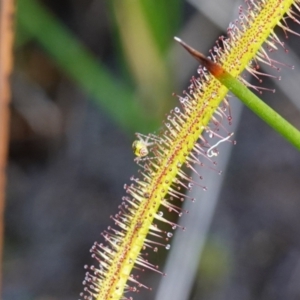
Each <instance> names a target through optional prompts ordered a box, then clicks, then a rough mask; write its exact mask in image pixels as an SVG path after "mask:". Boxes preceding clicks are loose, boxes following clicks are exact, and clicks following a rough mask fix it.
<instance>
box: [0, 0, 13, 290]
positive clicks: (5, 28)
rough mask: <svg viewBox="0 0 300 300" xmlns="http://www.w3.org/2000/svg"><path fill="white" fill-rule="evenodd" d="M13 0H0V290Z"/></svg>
mask: <svg viewBox="0 0 300 300" xmlns="http://www.w3.org/2000/svg"><path fill="white" fill-rule="evenodd" d="M14 11H15V4H14V0H2V1H1V2H0V291H1V283H2V276H1V273H2V256H3V235H4V202H5V201H4V200H5V185H6V174H5V168H6V161H7V152H8V138H9V117H10V116H9V101H10V96H11V91H10V75H11V70H12V64H13V58H12V57H13V55H12V53H13V37H14V28H13V23H14V21H13V19H14V18H13V17H14Z"/></svg>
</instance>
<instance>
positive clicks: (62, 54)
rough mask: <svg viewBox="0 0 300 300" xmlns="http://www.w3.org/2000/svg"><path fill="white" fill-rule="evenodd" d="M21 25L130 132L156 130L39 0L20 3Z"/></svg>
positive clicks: (126, 90)
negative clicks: (37, 0)
mask: <svg viewBox="0 0 300 300" xmlns="http://www.w3.org/2000/svg"><path fill="white" fill-rule="evenodd" d="M17 8H18V22H19V25H21V26H22V27H23V28H25V29H26V31H27V32H28V33H30V34H31V35H32V36H33V37H34V38H36V39H37V41H38V42H39V43H40V44H41V45H42V46H43V47H44V48H45V50H46V51H47V52H48V53H50V55H51V56H52V57H53V58H54V60H55V61H56V63H57V64H58V65H59V66H60V67H61V68H62V69H63V70H64V72H66V73H67V74H68V75H69V76H70V77H71V78H72V79H74V80H75V81H76V82H77V83H78V84H79V86H80V87H82V88H83V89H84V90H85V91H86V92H87V93H88V94H90V95H91V96H92V98H93V100H94V101H96V102H97V103H98V104H100V106H101V107H103V108H104V109H105V110H106V111H107V112H108V113H109V114H110V115H111V117H112V118H113V119H114V120H115V121H116V122H117V123H119V124H120V125H121V126H122V128H123V129H125V130H127V131H130V132H132V131H136V130H137V129H138V130H139V131H143V130H153V129H156V128H157V127H156V125H157V121H156V120H153V118H152V119H151V118H148V119H147V117H145V112H143V110H142V108H141V107H140V106H139V105H138V102H137V101H136V100H137V99H135V96H134V93H133V91H131V90H130V89H129V88H127V87H126V86H124V85H123V84H121V83H120V82H118V80H116V79H115V78H113V77H112V76H111V75H110V73H109V71H108V70H107V69H106V68H105V67H104V66H103V65H101V63H100V62H98V61H97V60H96V59H95V57H93V55H92V54H91V53H90V52H89V51H88V50H87V49H86V48H85V47H84V46H83V45H82V44H81V43H80V42H79V41H78V40H77V39H76V37H74V36H73V34H72V33H71V32H70V31H69V30H68V29H67V28H66V27H65V26H63V25H62V24H61V23H60V22H58V21H57V20H56V19H55V17H54V16H53V15H52V14H51V13H50V12H48V11H47V10H46V9H44V8H43V7H42V6H40V5H39V4H38V3H37V2H36V1H35V0H18V7H17Z"/></svg>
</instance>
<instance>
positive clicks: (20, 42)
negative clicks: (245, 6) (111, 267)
mask: <svg viewBox="0 0 300 300" xmlns="http://www.w3.org/2000/svg"><path fill="white" fill-rule="evenodd" d="M240 3H241V1H235V0H226V1H225V0H222V1H221V0H215V1H207V0H205V1H201V0H198V1H197V0H190V1H184V0H172V1H171V0H159V1H158V0H109V1H103V0H72V1H71V0H69V1H54V0H52V1H50V0H43V1H38V0H18V1H17V17H16V22H17V24H16V42H15V67H14V74H13V78H12V88H13V99H12V104H11V112H12V118H11V133H10V150H9V164H8V169H7V174H8V185H7V204H6V215H5V249H4V250H5V253H4V282H3V299H7V300H15V299H16V300H29V299H35V300H36V299H38V300H42V299H43V300H50V299H51V300H52V299H66V300H67V299H77V298H78V295H79V293H80V292H81V290H82V286H81V282H82V280H83V278H84V273H85V270H84V269H83V266H84V265H85V264H87V263H91V262H92V261H91V259H90V253H89V249H90V247H91V245H92V243H93V241H94V240H98V241H100V240H102V239H101V237H100V232H102V231H103V230H104V229H105V228H106V227H107V226H108V225H111V222H110V219H109V216H110V215H112V214H114V213H116V212H117V206H118V205H119V204H120V202H121V197H122V195H123V194H124V191H123V188H122V187H123V184H124V183H125V182H129V177H130V176H131V175H132V174H135V173H136V167H135V164H134V163H133V154H132V150H131V144H132V141H133V140H134V133H135V132H136V131H137V132H142V133H145V134H146V133H148V132H153V131H157V130H158V129H159V128H160V126H161V125H162V120H163V119H164V115H165V114H166V113H167V112H168V111H169V110H170V108H172V107H174V106H176V105H177V100H176V98H174V97H172V96H171V94H172V92H175V93H178V94H181V91H182V90H183V89H185V88H186V87H187V85H188V84H189V78H190V77H191V76H192V75H195V74H196V69H197V64H196V62H194V61H193V59H192V58H190V57H188V55H187V54H186V53H184V52H183V51H182V49H180V47H179V46H177V45H174V42H173V36H174V35H179V36H180V37H181V38H183V39H184V40H186V41H187V42H189V43H190V44H191V45H192V46H194V47H195V48H198V49H200V50H201V51H202V52H204V53H208V49H210V48H211V47H212V46H213V45H214V41H215V40H216V39H217V38H218V37H219V36H220V35H221V34H225V32H226V28H227V26H228V24H229V22H230V21H232V20H234V18H236V17H237V10H238V5H239V4H240ZM291 26H292V27H293V26H294V25H293V24H291ZM298 29H299V28H298ZM295 30H297V29H295ZM298 32H299V30H298ZM285 42H287V43H288V47H290V48H291V49H294V52H296V53H300V52H299V49H298V48H299V45H300V43H299V38H295V37H293V36H290V38H289V39H288V40H285ZM297 49H298V50H297ZM291 57H292V60H293V62H292V64H295V65H296V70H293V71H292V70H288V73H287V74H283V78H282V80H281V81H280V82H279V81H276V82H275V83H274V82H270V80H265V83H264V84H265V85H266V86H270V87H272V88H273V86H274V84H281V85H280V86H277V93H276V94H271V93H269V94H268V93H264V95H263V98H264V99H266V101H267V102H268V103H269V104H270V105H271V106H272V107H274V108H275V109H276V110H277V111H280V112H281V113H282V114H283V115H284V116H285V117H287V119H288V120H290V121H291V122H292V123H293V124H295V126H297V127H298V128H300V121H299V120H300V113H299V107H300V101H299V98H298V97H297V95H298V94H299V80H300V73H299V69H300V68H299V67H298V66H300V63H299V64H297V61H296V59H297V56H295V57H294V56H293V55H292V53H290V54H289V55H284V54H282V53H281V56H280V61H286V59H291ZM294 59H295V60H294ZM297 69H298V71H297ZM273 73H274V71H273ZM256 84H257V83H256ZM289 100H292V101H294V102H290V101H289ZM232 101H234V100H232ZM233 117H234V116H233ZM233 122H234V119H233ZM236 140H237V145H236V146H235V148H234V151H233V154H232V157H231V160H230V164H229V168H228V170H227V173H226V176H224V175H223V177H224V179H225V181H224V183H223V190H222V192H221V194H220V202H219V204H218V206H217V208H216V211H215V213H214V219H213V220H212V226H211V228H210V231H209V233H208V239H207V243H206V246H205V249H204V251H203V253H202V255H201V260H200V264H199V268H198V272H197V274H196V275H197V276H196V278H194V279H193V282H192V288H191V290H188V291H186V294H187V296H186V299H206V300H208V299H209V300H212V299H213V300H215V299H243V300H248V299H249V300H250V299H272V300H276V299H300V284H299V278H300V240H299V236H300V218H299V215H300V185H299V182H300V167H299V166H300V157H299V153H298V152H297V151H296V150H294V149H293V148H292V146H291V145H289V144H287V143H286V142H285V141H284V140H283V139H282V138H280V137H279V136H278V135H277V134H276V133H275V132H273V131H272V130H271V129H270V128H268V127H267V125H265V124H263V123H262V121H260V120H259V119H258V118H257V117H256V116H253V114H252V113H251V112H249V111H248V110H246V109H245V110H244V112H243V115H242V122H241V124H240V126H239V129H238V132H236ZM209 188H211V189H213V188H214V187H213V186H209ZM198 201H201V192H200V194H199V197H198ZM185 234H187V235H188V228H187V230H186V232H185ZM160 254H161V255H160V256H161V257H160V256H158V260H161V261H160V262H159V263H160V264H161V265H162V266H163V261H162V260H163V259H164V257H165V251H160ZM188 255H189V251H188V247H187V249H186V251H185V252H184V253H182V256H188ZM198 256H199V257H197V260H195V264H198V259H200V253H199V255H198ZM174 264H175V262H174ZM178 272H180V270H178ZM148 273H150V272H146V273H145V274H142V275H141V277H142V278H141V280H142V282H144V283H146V284H147V285H149V286H151V287H153V291H152V292H148V291H147V292H141V293H140V294H137V295H134V299H146V300H147V299H155V290H156V288H157V285H158V280H160V279H161V280H162V284H163V280H164V278H160V276H159V275H157V274H148ZM173 284H174V285H176V282H174V283H173ZM170 288H172V287H170ZM180 300H183V299H180Z"/></svg>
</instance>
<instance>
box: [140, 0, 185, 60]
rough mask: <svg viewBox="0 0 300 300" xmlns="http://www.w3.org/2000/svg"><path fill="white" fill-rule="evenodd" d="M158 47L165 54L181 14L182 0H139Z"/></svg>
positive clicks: (179, 21)
mask: <svg viewBox="0 0 300 300" xmlns="http://www.w3.org/2000/svg"><path fill="white" fill-rule="evenodd" d="M140 1H141V6H142V8H143V12H144V15H145V17H146V19H147V23H148V24H149V27H150V28H151V31H152V34H153V37H154V39H155V41H156V43H157V46H158V49H159V51H160V52H161V53H162V54H166V52H167V51H168V50H169V47H170V44H171V43H172V42H173V40H172V39H173V38H172V37H173V36H174V35H175V33H176V31H177V30H178V28H179V25H180V23H181V16H182V6H183V1H182V0H160V1H153V0H140Z"/></svg>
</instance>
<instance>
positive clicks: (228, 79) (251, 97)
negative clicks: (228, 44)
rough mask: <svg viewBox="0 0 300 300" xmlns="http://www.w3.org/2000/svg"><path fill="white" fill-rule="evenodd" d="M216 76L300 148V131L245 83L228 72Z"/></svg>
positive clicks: (257, 113)
mask: <svg viewBox="0 0 300 300" xmlns="http://www.w3.org/2000/svg"><path fill="white" fill-rule="evenodd" d="M216 78H217V79H218V80H219V81H220V82H221V83H222V84H223V85H225V86H226V87H227V88H228V89H229V90H230V91H231V92H232V93H233V94H234V95H235V96H237V97H238V98H239V99H240V100H241V101H242V102H243V103H244V104H245V105H246V106H248V107H249V108H250V109H251V110H252V111H253V112H254V113H255V114H256V115H258V116H259V117H260V118H261V119H263V120H264V121H265V122H266V123H267V124H269V125H270V126H271V127H272V128H273V129H275V130H276V131H277V132H278V133H279V134H280V135H282V136H283V137H284V138H285V139H286V140H287V141H289V142H290V143H291V144H292V145H294V146H295V147H296V148H297V149H298V150H300V131H299V130H297V129H296V128H295V127H294V126H293V125H291V124H290V123H289V122H288V121H287V120H285V119H284V118H283V117H282V116H280V115H279V114H278V113H277V112H276V111H274V110H273V109H272V108H271V107H269V106H268V105H267V104H265V103H264V102H263V101H262V100H261V99H260V98H259V97H257V96H256V95H255V94H254V93H252V92H251V91H250V90H249V89H248V88H247V87H246V86H245V85H244V84H243V83H241V82H240V81H239V80H238V79H236V78H234V77H233V76H232V75H231V74H229V73H228V72H226V71H225V72H223V73H222V74H221V75H220V76H216Z"/></svg>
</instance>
